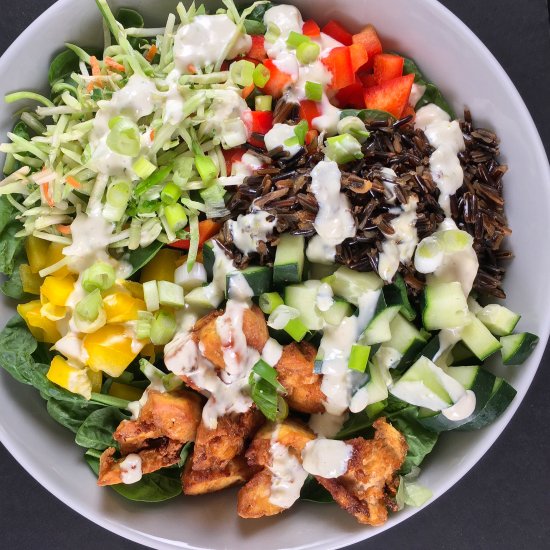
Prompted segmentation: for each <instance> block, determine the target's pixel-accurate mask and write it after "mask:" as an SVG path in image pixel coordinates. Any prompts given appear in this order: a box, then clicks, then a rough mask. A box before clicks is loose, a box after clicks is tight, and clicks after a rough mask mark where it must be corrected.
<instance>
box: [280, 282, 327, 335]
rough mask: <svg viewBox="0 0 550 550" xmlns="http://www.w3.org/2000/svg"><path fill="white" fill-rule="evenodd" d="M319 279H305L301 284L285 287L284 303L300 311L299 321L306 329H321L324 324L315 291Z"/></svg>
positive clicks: (316, 290) (317, 288)
mask: <svg viewBox="0 0 550 550" xmlns="http://www.w3.org/2000/svg"><path fill="white" fill-rule="evenodd" d="M320 285H321V282H320V281H306V282H305V283H303V284H301V285H290V286H287V287H286V288H285V304H286V305H287V306H290V307H293V308H295V309H297V310H298V311H299V312H300V317H299V319H300V321H302V323H303V324H304V325H305V326H306V328H307V329H308V330H321V329H322V328H323V326H324V324H325V320H324V319H323V316H322V313H321V311H319V309H318V308H317V292H318V290H319V286H320Z"/></svg>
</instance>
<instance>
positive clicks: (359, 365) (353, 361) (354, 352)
mask: <svg viewBox="0 0 550 550" xmlns="http://www.w3.org/2000/svg"><path fill="white" fill-rule="evenodd" d="M369 355H370V346H362V345H361V344H353V346H352V347H351V353H350V356H349V360H348V368H350V369H352V370H356V371H358V372H365V369H366V368H367V363H368V362H369Z"/></svg>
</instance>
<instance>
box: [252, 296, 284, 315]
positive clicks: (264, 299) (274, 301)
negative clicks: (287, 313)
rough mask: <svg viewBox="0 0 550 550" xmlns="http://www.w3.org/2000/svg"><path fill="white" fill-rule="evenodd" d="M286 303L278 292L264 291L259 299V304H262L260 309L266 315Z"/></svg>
mask: <svg viewBox="0 0 550 550" xmlns="http://www.w3.org/2000/svg"><path fill="white" fill-rule="evenodd" d="M284 303H285V302H284V300H283V299H282V298H281V295H280V294H279V293H278V292H264V293H263V294H262V295H261V296H260V299H259V300H258V305H259V306H260V309H261V310H262V311H263V312H264V313H265V314H266V315H269V314H270V313H273V312H274V311H275V310H276V309H277V308H278V307H279V306H282V305H283V304H284Z"/></svg>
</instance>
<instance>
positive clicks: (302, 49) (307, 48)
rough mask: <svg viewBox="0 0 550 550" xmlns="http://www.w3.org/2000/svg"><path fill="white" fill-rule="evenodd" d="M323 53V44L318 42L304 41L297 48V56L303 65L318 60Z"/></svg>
mask: <svg viewBox="0 0 550 550" xmlns="http://www.w3.org/2000/svg"><path fill="white" fill-rule="evenodd" d="M320 53H321V46H319V44H317V43H316V42H311V41H308V42H303V43H302V44H300V45H299V46H298V48H297V49H296V57H297V58H298V61H299V62H300V63H302V65H309V64H310V63H313V62H314V61H317V58H318V57H319V54H320Z"/></svg>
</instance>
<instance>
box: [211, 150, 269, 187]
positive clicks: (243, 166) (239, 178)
mask: <svg viewBox="0 0 550 550" xmlns="http://www.w3.org/2000/svg"><path fill="white" fill-rule="evenodd" d="M262 166H263V163H262V161H261V160H260V159H259V158H258V157H257V156H255V155H252V154H250V153H245V154H244V155H243V156H242V158H241V160H240V161H236V162H233V165H232V166H231V174H228V175H227V176H220V177H219V178H218V179H217V180H216V181H217V183H218V184H219V185H221V186H222V187H232V186H236V187H238V186H239V185H242V184H243V183H244V179H245V178H246V177H248V176H251V175H252V174H253V173H254V171H255V170H259V169H260V168H262Z"/></svg>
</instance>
